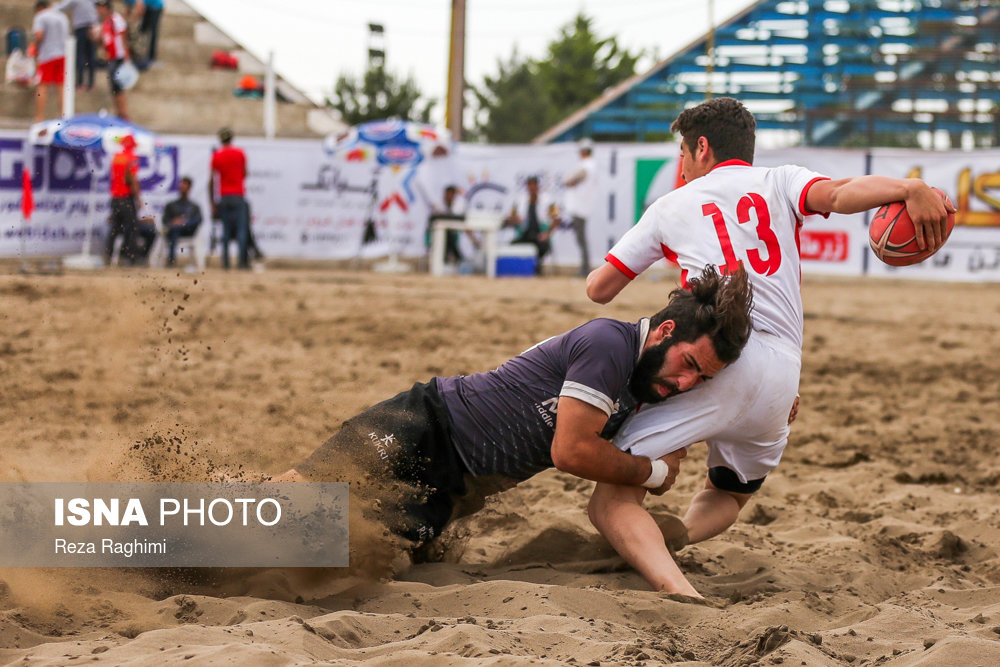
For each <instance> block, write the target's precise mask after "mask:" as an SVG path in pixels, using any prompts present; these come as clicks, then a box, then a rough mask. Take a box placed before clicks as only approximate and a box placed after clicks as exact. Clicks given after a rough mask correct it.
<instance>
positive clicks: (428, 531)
mask: <svg viewBox="0 0 1000 667" xmlns="http://www.w3.org/2000/svg"><path fill="white" fill-rule="evenodd" d="M691 287H692V289H691V290H680V289H678V290H674V292H672V293H671V295H670V301H669V303H668V305H667V307H666V308H664V309H663V310H661V311H660V312H658V313H657V314H655V315H653V316H652V317H650V318H648V319H645V318H644V319H642V320H640V321H638V322H621V321H618V320H611V319H597V320H592V321H590V322H587V323H586V324H583V325H581V326H579V327H577V328H575V329H572V330H570V331H568V332H566V333H563V334H561V335H558V336H554V337H552V338H549V339H547V340H545V341H542V342H541V343H538V344H537V345H535V346H533V347H531V348H530V349H528V350H526V351H525V352H522V353H521V354H519V355H518V356H516V357H514V358H513V359H511V360H509V361H508V362H506V363H505V364H503V365H502V366H500V367H499V368H497V369H495V370H492V371H489V372H486V373H476V374H473V375H468V376H455V377H448V378H434V379H432V380H431V381H430V382H428V383H419V384H416V385H414V386H413V388H412V389H410V390H409V391H406V392H403V393H401V394H399V395H397V396H396V397H394V398H392V399H390V400H388V401H384V402H382V403H379V404H378V405H375V406H374V407H371V408H369V409H367V410H365V411H364V412H362V413H361V414H360V415H357V416H356V417H352V418H351V419H349V420H347V421H346V422H345V423H344V425H343V426H342V428H341V429H340V430H339V431H338V432H337V433H336V434H335V435H334V436H333V437H332V438H330V439H329V440H328V441H327V442H326V443H325V444H324V445H322V446H321V447H319V448H318V449H317V450H316V451H315V452H313V454H312V455H311V456H309V458H308V459H306V460H305V461H304V462H302V463H300V464H298V465H296V466H295V467H294V468H293V469H292V470H290V471H288V472H287V473H285V474H284V475H282V476H281V477H279V478H278V480H277V481H292V480H303V479H309V480H339V481H351V482H354V483H355V484H353V485H352V492H353V493H355V494H360V495H361V496H362V497H363V498H367V499H374V500H378V501H379V502H380V510H379V512H380V513H379V519H380V520H381V521H382V522H383V524H384V525H386V526H387V527H389V528H390V529H391V530H392V531H393V532H394V533H396V534H397V535H399V536H401V537H403V538H405V539H407V540H409V541H410V542H411V543H412V544H414V545H419V544H422V543H424V542H427V541H428V540H431V539H433V538H434V537H436V536H438V535H439V534H440V533H441V530H442V529H443V528H444V527H445V525H446V524H447V523H448V522H449V521H450V520H451V519H453V518H455V517H456V516H459V515H462V514H467V513H469V512H470V511H474V510H475V509H477V508H478V507H480V506H481V505H482V502H481V501H482V498H483V496H485V495H487V494H489V493H492V492H495V491H498V490H501V489H503V488H510V487H511V486H514V485H515V484H517V483H518V482H521V481H523V480H526V479H528V478H529V477H531V476H532V475H534V474H536V473H538V472H541V471H542V470H545V469H548V468H551V467H553V466H555V467H556V468H559V469H560V470H563V471H565V472H569V473H571V474H574V475H577V476H579V477H582V478H584V479H590V480H595V481H599V482H607V483H613V484H623V485H630V486H635V487H636V488H643V489H651V490H653V492H654V493H662V492H664V491H666V490H667V489H668V488H669V487H670V485H671V484H673V479H674V472H675V470H676V469H677V466H678V462H679V458H680V457H683V455H684V452H683V451H681V452H680V453H672V454H669V455H668V456H667V457H665V458H657V459H655V460H654V459H650V458H647V457H645V456H636V455H632V454H629V453H626V452H622V451H620V450H618V449H616V448H615V447H614V446H613V445H612V444H611V443H610V442H609V441H608V440H607V438H608V437H610V436H611V435H612V434H613V432H614V430H615V429H616V428H617V427H618V425H619V424H620V423H621V420H622V419H623V418H624V416H625V415H627V414H628V413H629V412H631V411H632V410H633V409H634V407H635V405H636V404H637V402H639V401H641V402H643V403H644V404H653V403H658V402H661V401H665V400H666V399H667V398H668V397H670V396H674V395H675V394H678V393H679V392H683V391H687V390H689V389H691V388H693V387H696V386H698V385H700V384H701V383H702V382H704V381H705V380H707V379H708V378H710V377H711V376H713V375H715V374H716V373H718V372H719V371H720V370H721V369H722V368H723V367H725V365H726V364H727V363H732V362H733V361H734V360H735V359H737V358H738V357H739V355H740V350H741V349H742V348H743V346H744V344H745V343H746V339H747V336H748V335H749V331H750V315H749V311H750V307H751V302H752V297H751V293H750V289H749V287H748V283H747V279H746V274H745V273H743V272H738V273H737V274H735V275H734V276H732V277H728V278H727V277H723V276H720V275H719V274H718V273H717V272H716V271H715V268H714V267H708V268H706V269H705V270H704V271H703V272H702V273H701V274H700V275H699V276H698V277H697V278H695V279H693V280H692V281H691Z"/></svg>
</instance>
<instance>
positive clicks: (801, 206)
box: [796, 176, 830, 240]
mask: <svg viewBox="0 0 1000 667" xmlns="http://www.w3.org/2000/svg"><path fill="white" fill-rule="evenodd" d="M829 180H830V179H829V178H828V177H826V176H817V177H816V178H814V179H812V180H811V181H809V182H808V183H806V186H805V187H804V188H802V194H801V195H799V213H801V214H802V215H804V216H805V215H821V216H823V217H824V218H829V217H830V214H829V213H820V212H819V211H807V210H806V195H807V194H809V188H811V187H812V186H813V185H815V184H816V183H817V182H818V181H829ZM796 234H798V232H796ZM797 239H798V236H796V240H797Z"/></svg>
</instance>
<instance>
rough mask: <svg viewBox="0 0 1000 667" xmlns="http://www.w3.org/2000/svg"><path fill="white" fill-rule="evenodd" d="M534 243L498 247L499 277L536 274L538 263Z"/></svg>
mask: <svg viewBox="0 0 1000 667" xmlns="http://www.w3.org/2000/svg"><path fill="white" fill-rule="evenodd" d="M537 254H538V251H537V250H536V248H535V246H534V244H531V243H520V244H518V245H509V246H503V247H501V248H497V278H500V277H503V276H534V275H535V266H536V265H537V264H538V257H537Z"/></svg>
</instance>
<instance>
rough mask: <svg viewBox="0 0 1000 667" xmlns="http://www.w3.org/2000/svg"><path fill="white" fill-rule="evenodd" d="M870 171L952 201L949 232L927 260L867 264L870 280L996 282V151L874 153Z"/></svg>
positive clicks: (999, 261) (999, 210) (999, 183)
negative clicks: (920, 182)
mask: <svg viewBox="0 0 1000 667" xmlns="http://www.w3.org/2000/svg"><path fill="white" fill-rule="evenodd" d="M872 171H873V172H874V173H877V174H884V175H886V176H895V177H898V178H922V179H924V180H925V181H926V182H927V183H929V184H931V185H933V186H934V187H937V188H940V189H941V190H944V191H945V192H946V193H947V194H948V196H949V197H950V198H951V200H952V202H954V204H955V206H956V208H957V209H958V212H957V213H956V214H955V230H954V231H953V232H952V234H951V238H949V239H948V243H947V244H945V246H944V248H942V249H941V250H939V251H938V252H937V253H936V254H935V255H934V256H933V257H931V258H930V259H928V260H926V261H924V262H921V263H920V264H914V265H912V266H906V267H902V268H895V267H891V266H887V265H885V264H883V263H882V262H879V261H876V260H873V261H872V262H871V265H870V266H869V273H870V274H871V275H876V276H893V277H898V278H919V279H923V280H955V281H975V282H994V281H1000V151H997V150H988V151H987V150H984V151H974V152H966V151H941V152H934V153H930V152H927V151H903V150H874V151H872Z"/></svg>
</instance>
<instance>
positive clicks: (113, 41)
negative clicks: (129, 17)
mask: <svg viewBox="0 0 1000 667" xmlns="http://www.w3.org/2000/svg"><path fill="white" fill-rule="evenodd" d="M95 5H96V6H97V16H98V17H99V18H100V19H101V43H102V44H103V45H104V53H105V55H106V56H107V59H108V85H109V86H110V87H111V99H112V101H113V102H114V105H115V114H117V115H118V117H119V118H124V119H126V120H127V119H128V105H127V104H126V102H125V89H124V88H122V87H121V84H119V83H118V77H117V76H116V74H117V73H118V68H119V67H121V66H122V65H123V64H124V63H125V61H126V60H128V57H129V55H128V46H127V45H126V41H125V40H126V31H127V30H128V25H127V24H126V23H125V19H123V18H122V15H121V14H119V13H118V12H116V11H113V10H112V8H111V0H97V2H96V3H95Z"/></svg>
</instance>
